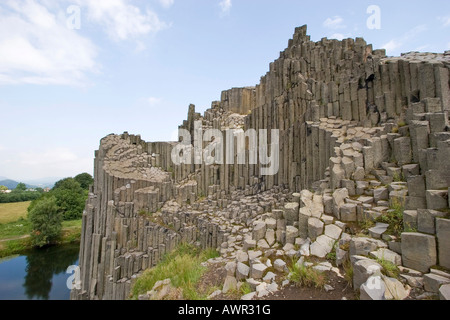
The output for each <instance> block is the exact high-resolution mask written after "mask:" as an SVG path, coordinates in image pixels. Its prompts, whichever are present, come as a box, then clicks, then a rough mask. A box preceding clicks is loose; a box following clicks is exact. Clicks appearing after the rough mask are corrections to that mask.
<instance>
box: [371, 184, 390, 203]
mask: <svg viewBox="0 0 450 320" xmlns="http://www.w3.org/2000/svg"><path fill="white" fill-rule="evenodd" d="M373 200H374V201H375V202H378V201H380V200H389V190H388V189H387V188H384V187H381V188H377V189H374V190H373Z"/></svg>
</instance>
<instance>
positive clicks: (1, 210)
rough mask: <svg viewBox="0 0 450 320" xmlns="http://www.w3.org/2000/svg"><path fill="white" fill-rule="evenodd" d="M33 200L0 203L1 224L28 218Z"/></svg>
mask: <svg viewBox="0 0 450 320" xmlns="http://www.w3.org/2000/svg"><path fill="white" fill-rule="evenodd" d="M30 203H31V201H27V202H18V203H0V224H5V223H9V222H15V221H17V220H19V219H20V218H23V219H26V217H27V209H28V207H29V206H30Z"/></svg>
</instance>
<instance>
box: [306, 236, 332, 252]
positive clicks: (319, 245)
mask: <svg viewBox="0 0 450 320" xmlns="http://www.w3.org/2000/svg"><path fill="white" fill-rule="evenodd" d="M335 241H336V240H334V239H331V238H330V237H328V236H326V235H321V236H320V237H318V238H317V240H316V242H314V243H313V244H312V245H311V246H310V249H311V255H313V256H316V257H319V258H325V257H326V255H327V254H329V253H330V252H331V251H332V250H333V246H334V243H335Z"/></svg>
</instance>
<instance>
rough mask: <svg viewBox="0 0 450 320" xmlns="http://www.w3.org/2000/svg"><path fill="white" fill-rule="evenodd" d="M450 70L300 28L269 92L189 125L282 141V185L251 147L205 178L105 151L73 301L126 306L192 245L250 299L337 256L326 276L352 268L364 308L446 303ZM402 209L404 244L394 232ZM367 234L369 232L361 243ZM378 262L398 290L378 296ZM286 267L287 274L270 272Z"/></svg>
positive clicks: (128, 150)
mask: <svg viewBox="0 0 450 320" xmlns="http://www.w3.org/2000/svg"><path fill="white" fill-rule="evenodd" d="M449 68H450V53H449V52H446V53H442V54H433V53H417V52H412V53H408V54H404V55H402V56H401V57H395V58H391V57H386V55H385V51H384V50H373V48H372V46H371V45H368V44H367V43H366V42H365V41H364V40H363V39H362V38H357V39H355V40H354V39H345V40H343V41H337V40H329V39H326V38H324V39H322V40H321V41H319V42H312V41H311V40H310V37H309V36H307V34H306V26H303V27H300V28H297V29H296V30H295V34H294V37H293V39H291V40H289V44H288V48H287V49H286V50H285V51H283V52H281V53H280V57H279V59H277V60H276V61H275V62H273V63H271V64H270V71H269V72H268V73H267V74H266V75H265V76H263V77H262V78H261V81H260V83H259V84H258V85H257V86H256V87H247V88H233V89H231V90H228V91H224V92H223V93H222V96H221V101H217V102H213V103H212V106H211V109H209V110H207V111H206V112H205V113H204V115H201V114H199V113H196V111H195V106H193V105H191V106H190V107H189V112H188V119H187V120H186V121H184V123H183V124H182V125H181V126H180V128H181V129H186V130H187V131H188V132H190V133H191V136H192V137H194V136H195V135H196V133H197V131H198V127H196V123H197V124H199V123H201V124H202V127H203V129H210V128H213V129H219V130H222V131H224V132H225V130H227V129H243V130H245V131H246V130H249V129H255V130H256V132H257V133H258V132H259V129H267V130H268V132H269V138H268V141H269V142H270V141H271V139H270V137H271V133H270V132H271V130H273V129H278V130H279V136H280V141H279V146H277V145H276V144H273V145H270V146H269V150H266V151H268V152H269V153H271V152H272V153H273V154H274V153H276V151H277V150H273V149H274V148H277V149H278V151H279V170H278V171H277V173H276V174H275V175H264V174H262V170H261V169H263V168H265V167H267V166H270V164H267V165H263V164H260V163H261V162H258V163H259V164H253V163H251V162H250V161H249V155H250V152H251V150H250V149H251V148H250V147H249V145H250V144H251V143H250V142H249V143H247V150H246V152H245V153H246V154H245V155H246V157H245V159H246V162H245V164H238V161H237V160H238V154H236V153H235V154H234V155H233V158H232V159H228V160H233V161H232V163H233V164H231V162H230V161H224V164H212V165H207V164H205V163H203V164H195V161H194V159H193V158H194V155H192V160H193V161H192V164H181V165H176V164H174V163H173V162H172V157H171V155H172V149H173V148H174V147H175V146H176V145H177V143H175V142H145V141H143V140H142V139H141V138H140V136H135V135H129V134H128V133H124V134H122V135H110V136H108V137H105V138H104V139H102V141H101V144H100V148H99V150H98V151H97V152H96V154H95V172H94V173H95V183H94V185H93V186H92V187H91V192H90V194H89V199H88V201H87V204H86V209H85V212H84V214H83V231H82V242H81V251H80V267H81V288H80V289H74V290H73V291H72V298H73V299H126V298H127V297H128V295H129V293H130V289H131V285H132V283H133V281H134V279H136V278H137V277H139V275H140V274H141V273H142V272H143V271H144V270H146V269H148V268H151V267H152V266H155V265H156V264H157V263H158V262H159V261H160V259H161V258H162V257H163V256H164V254H165V253H167V252H170V251H171V250H173V249H174V248H175V247H176V246H177V245H178V244H180V243H182V242H187V243H192V244H196V245H198V246H201V247H202V248H218V249H219V251H220V253H221V258H220V259H217V260H216V261H210V263H222V264H226V265H227V273H228V276H227V280H226V281H225V282H226V283H228V284H229V283H233V281H241V282H245V281H247V282H248V283H250V284H251V286H252V287H253V288H254V289H255V292H253V293H252V294H250V295H248V296H247V297H246V298H252V297H254V296H259V297H261V296H264V295H265V294H268V293H270V292H274V291H276V290H278V286H279V285H281V280H282V279H283V274H285V275H287V274H286V272H287V270H286V267H285V262H284V260H285V258H290V257H292V256H297V257H301V256H310V255H312V256H315V257H318V258H325V257H327V256H328V255H329V253H331V252H334V253H335V256H336V261H335V263H336V264H335V266H332V265H331V264H329V263H328V262H322V263H321V264H318V265H316V266H314V267H315V268H318V269H320V270H326V271H330V272H333V271H337V272H339V270H336V266H337V267H339V266H340V265H341V264H342V263H343V262H344V261H346V260H350V263H351V264H352V266H353V269H354V275H353V287H354V288H355V289H357V290H360V294H361V298H363V299H364V298H365V299H376V298H387V299H404V298H406V297H410V298H417V297H419V298H420V297H421V296H422V297H425V296H427V295H429V294H437V295H440V297H441V298H442V299H448V298H449V290H450V289H449V285H448V283H450V276H449V274H448V273H446V272H444V271H442V269H450V220H448V218H449V215H448V213H449V199H448V192H449V190H450V163H449V161H448V159H450V133H449V130H448V129H449V125H448V112H449V110H450V88H449ZM258 138H261V137H258ZM227 139H228V141H227ZM230 139H231V138H228V137H227V136H225V141H224V143H223V144H222V146H223V148H224V150H223V151H224V154H225V153H226V152H225V151H226V150H225V148H226V145H227V144H228V145H229V144H230V143H231V141H230ZM399 207H400V208H401V214H402V216H401V217H400V219H399V221H400V224H401V226H402V230H400V231H399V230H397V229H398V228H395V226H392V225H390V224H389V221H390V220H389V219H388V218H386V219H384V217H390V216H392V213H393V212H394V211H395V210H396V209H395V208H397V209H398V208H399ZM402 221H403V222H402ZM362 222H369V223H371V227H370V228H368V229H367V230H360V229H358V228H357V226H358V225H359V226H360V225H362V224H365V225H367V223H362ZM385 222H387V223H385ZM397 222H398V221H397ZM358 223H359V224H358ZM364 231H365V232H366V236H362V235H361V234H360V233H361V232H364ZM263 256H264V257H265V258H268V262H267V259H264V260H261V259H260V257H263ZM377 259H378V260H377ZM380 259H384V260H388V261H391V262H392V263H393V264H396V265H398V266H399V268H400V271H401V276H400V278H399V279H393V278H389V277H387V276H385V275H383V276H382V282H383V286H384V287H385V288H386V290H385V291H383V292H382V295H380V296H376V294H374V293H373V292H372V291H371V290H369V289H368V288H367V286H366V281H367V280H368V279H369V278H370V277H371V275H372V272H371V270H373V269H374V266H375V269H376V267H378V266H380V265H379V262H380ZM262 261H264V263H263V262H262ZM377 261H378V262H377ZM268 264H270V266H269V265H268ZM273 265H274V267H275V269H276V270H277V272H279V273H278V274H274V273H272V272H268V271H267V269H268V268H269V267H271V266H273ZM380 269H381V266H380ZM269 275H270V277H269ZM230 279H231V280H230ZM232 279H235V280H232ZM384 287H383V288H384ZM393 288H394V289H393ZM224 290H225V288H224ZM424 291H426V292H425V293H424ZM377 294H378V293H377ZM142 298H143V299H145V298H146V296H145V295H144V296H143V297H142ZM147 298H148V297H147Z"/></svg>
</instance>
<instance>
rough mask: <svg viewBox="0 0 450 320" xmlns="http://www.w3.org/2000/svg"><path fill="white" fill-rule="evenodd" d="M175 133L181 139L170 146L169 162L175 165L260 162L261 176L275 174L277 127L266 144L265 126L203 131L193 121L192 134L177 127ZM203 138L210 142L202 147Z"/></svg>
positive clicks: (200, 124) (251, 163)
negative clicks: (261, 127)
mask: <svg viewBox="0 0 450 320" xmlns="http://www.w3.org/2000/svg"><path fill="white" fill-rule="evenodd" d="M178 137H179V138H182V139H180V140H181V141H180V143H179V144H177V145H176V146H175V147H174V148H173V149H172V162H173V163H174V164H175V165H181V164H197V165H201V164H205V165H215V164H226V165H234V164H239V165H245V164H250V165H256V164H259V165H260V166H261V168H260V172H261V175H262V176H269V175H276V174H277V173H278V170H279V167H280V160H279V153H280V147H279V146H280V143H279V141H280V133H279V130H278V129H274V130H271V131H270V140H271V141H270V144H269V143H268V140H269V131H268V130H267V129H260V130H259V131H258V132H257V131H256V130H255V129H249V130H247V131H245V132H244V130H242V129H227V130H225V131H224V132H223V131H220V130H218V129H208V130H205V131H204V130H203V126H202V121H195V123H194V137H192V135H191V132H189V131H188V130H185V129H179V130H178ZM192 141H193V142H194V144H192ZM204 142H209V144H208V145H207V146H206V147H205V148H203V146H204ZM224 144H225V145H224ZM247 155H248V156H247Z"/></svg>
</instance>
